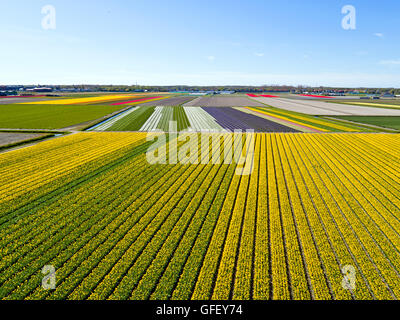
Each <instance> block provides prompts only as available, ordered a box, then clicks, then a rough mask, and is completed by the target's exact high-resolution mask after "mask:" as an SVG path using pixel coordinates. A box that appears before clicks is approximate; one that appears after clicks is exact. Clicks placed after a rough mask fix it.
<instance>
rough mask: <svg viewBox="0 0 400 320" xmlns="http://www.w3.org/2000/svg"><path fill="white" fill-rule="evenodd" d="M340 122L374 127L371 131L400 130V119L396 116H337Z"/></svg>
mask: <svg viewBox="0 0 400 320" xmlns="http://www.w3.org/2000/svg"><path fill="white" fill-rule="evenodd" d="M335 118H336V119H339V120H347V121H352V122H356V125H360V126H368V125H371V126H373V127H369V128H371V130H373V129H375V130H376V131H385V128H388V129H395V130H400V117H396V116H335Z"/></svg>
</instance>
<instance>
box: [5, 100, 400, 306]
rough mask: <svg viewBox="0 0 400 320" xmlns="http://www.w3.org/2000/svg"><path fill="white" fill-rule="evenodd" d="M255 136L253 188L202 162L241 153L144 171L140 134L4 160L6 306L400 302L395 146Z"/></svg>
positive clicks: (247, 180)
mask: <svg viewBox="0 0 400 320" xmlns="http://www.w3.org/2000/svg"><path fill="white" fill-rule="evenodd" d="M139 109H140V108H139ZM167 110H168V109H167ZM171 111H172V112H171ZM183 111H184V110H183V109H181V110H180V111H179V110H178V112H183ZM135 112H136V111H134V112H132V114H133V113H135ZM196 116H198V115H190V116H189V119H185V118H182V114H180V115H179V113H174V110H172V109H171V110H170V111H167V113H162V114H161V119H162V118H163V117H165V118H177V119H180V120H179V121H180V123H181V124H183V123H184V122H185V121H188V122H190V121H193V118H195V117H196ZM179 117H180V118H179ZM159 123H161V122H159ZM190 135H197V133H191V134H190ZM215 135H217V136H216V137H218V138H219V137H227V135H229V134H227V133H226V134H221V133H215ZM254 136H255V141H254V153H253V152H252V150H250V151H249V150H248V152H249V153H248V154H247V156H248V157H249V156H250V155H251V156H252V159H253V161H252V166H253V170H252V173H251V174H250V175H246V174H243V175H240V174H238V172H239V173H240V172H241V169H240V165H237V164H235V163H232V164H214V163H211V162H210V163H208V162H207V161H204V160H205V159H206V158H207V157H210V158H211V157H212V153H215V152H228V151H230V149H231V148H234V149H235V148H236V147H237V145H236V144H237V143H238V142H237V141H236V140H234V142H233V143H234V144H235V145H229V144H227V145H223V146H224V147H223V148H222V150H219V149H217V148H213V147H214V146H215V144H217V143H218V142H217V141H218V139H212V141H210V144H212V145H210V148H209V149H210V151H211V155H207V154H204V153H200V154H199V155H193V154H191V155H190V157H192V158H193V157H196V159H194V158H193V159H194V160H197V163H198V164H189V165H183V164H179V163H178V164H153V165H151V164H149V163H148V162H147V160H146V151H147V150H148V147H149V145H150V142H146V134H145V133H120V132H113V133H111V132H82V133H77V134H72V135H68V136H64V137H61V138H57V139H53V140H48V141H45V142H42V143H39V144H37V145H35V146H31V147H27V148H24V149H20V150H15V151H11V152H8V153H4V154H1V155H0V182H1V184H0V186H1V187H0V230H1V235H2V236H1V238H0V255H1V257H2V258H1V260H0V299H77V300H80V299H113V300H123V299H135V300H140V299H196V300H198V299H215V300H225V299H245V300H246V299H346V300H347V299H398V298H400V282H399V281H398V280H399V276H400V260H399V259H398V257H399V254H400V218H399V217H400V177H399V175H398V172H399V170H400V136H399V135H392V134H312V133H303V134H299V133H286V134H280V133H256V134H254ZM190 141H196V140H195V139H194V140H190ZM188 143H196V142H188ZM181 147H182V144H181V143H178V144H175V143H173V144H172V143H171V144H170V145H169V146H168V149H169V154H171V153H173V152H176V151H179V149H180V148H181ZM66 155H67V156H66ZM193 159H192V160H193ZM190 163H196V161H192V162H190ZM49 265H50V266H53V267H54V269H55V271H56V287H55V289H54V290H46V289H45V288H43V287H42V279H43V274H42V269H43V267H44V266H49ZM349 268H350V269H351V270H353V271H354V274H353V276H354V279H353V281H354V283H353V287H348V286H346V285H345V284H346V281H344V280H346V279H348V278H346V277H347V276H346V275H345V273H344V271H343V270H348V269H349Z"/></svg>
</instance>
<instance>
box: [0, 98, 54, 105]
mask: <svg viewBox="0 0 400 320" xmlns="http://www.w3.org/2000/svg"><path fill="white" fill-rule="evenodd" d="M49 100H54V98H0V105H2V104H13V103H31V102H35V103H36V102H40V101H49Z"/></svg>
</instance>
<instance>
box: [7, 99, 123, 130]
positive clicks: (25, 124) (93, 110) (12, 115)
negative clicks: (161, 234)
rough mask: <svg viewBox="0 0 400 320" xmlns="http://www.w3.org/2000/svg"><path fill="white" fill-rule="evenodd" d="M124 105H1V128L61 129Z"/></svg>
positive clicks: (95, 117)
mask: <svg viewBox="0 0 400 320" xmlns="http://www.w3.org/2000/svg"><path fill="white" fill-rule="evenodd" d="M123 108H124V106H81V105H54V104H52V105H47V104H45V105H42V104H9V105H0V128H13V129H59V128H65V127H69V126H72V125H76V124H80V123H85V122H88V121H93V120H96V119H98V118H100V117H103V116H106V115H108V114H111V113H113V112H115V111H118V110H120V109H123Z"/></svg>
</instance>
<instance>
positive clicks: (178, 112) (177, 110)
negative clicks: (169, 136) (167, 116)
mask: <svg viewBox="0 0 400 320" xmlns="http://www.w3.org/2000/svg"><path fill="white" fill-rule="evenodd" d="M173 108H174V116H173V119H174V121H176V122H177V125H178V131H183V130H185V129H187V128H189V127H190V122H189V119H188V117H187V115H186V112H185V109H184V108H183V107H182V106H176V107H173Z"/></svg>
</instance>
